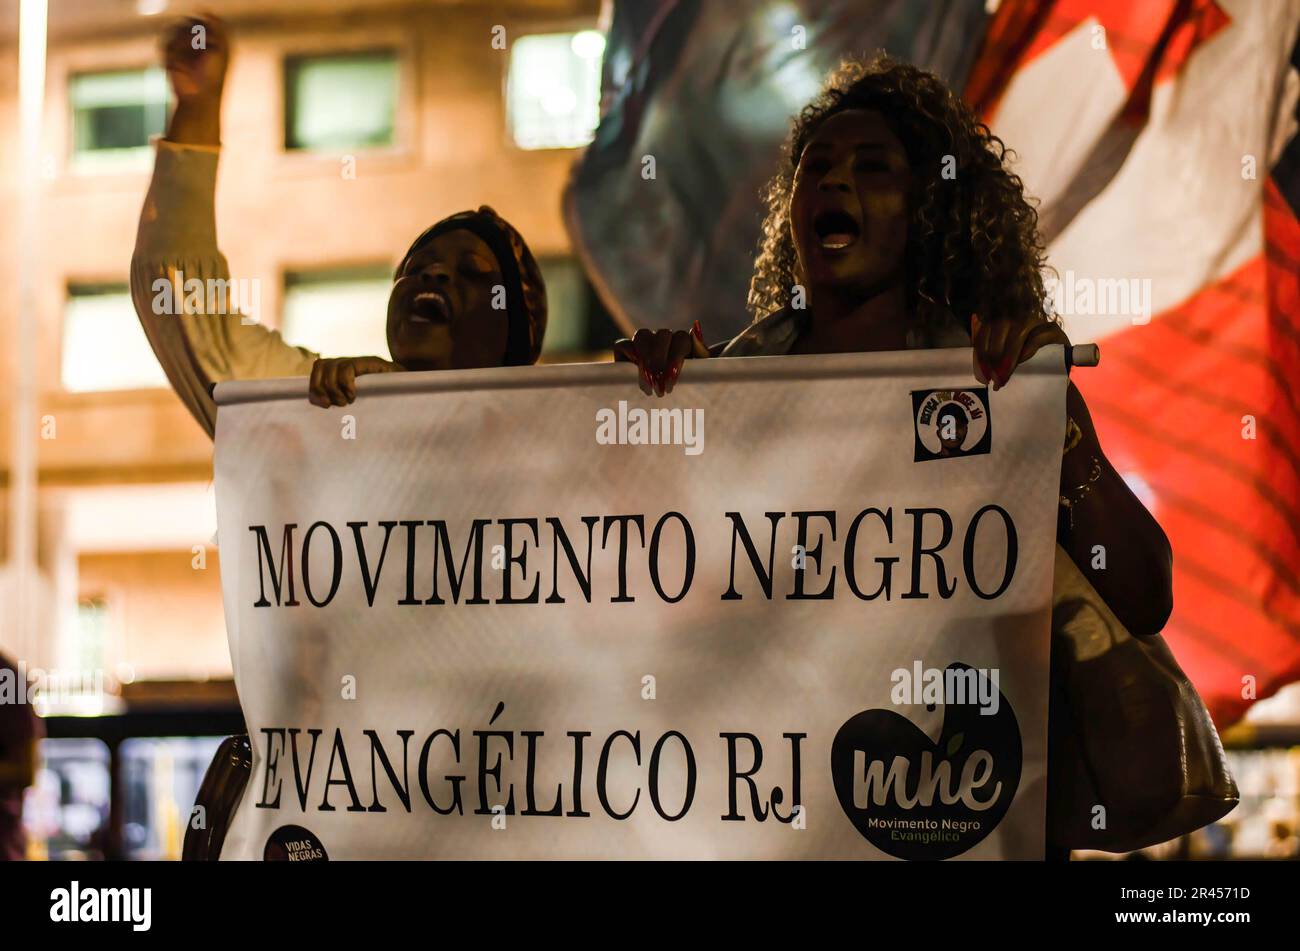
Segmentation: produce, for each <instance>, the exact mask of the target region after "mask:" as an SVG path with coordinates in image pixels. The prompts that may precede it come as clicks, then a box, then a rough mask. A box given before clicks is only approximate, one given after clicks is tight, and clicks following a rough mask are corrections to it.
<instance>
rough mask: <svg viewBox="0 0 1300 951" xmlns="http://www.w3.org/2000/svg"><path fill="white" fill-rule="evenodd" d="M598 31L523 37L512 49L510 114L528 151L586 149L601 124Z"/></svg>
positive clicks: (518, 142)
mask: <svg viewBox="0 0 1300 951" xmlns="http://www.w3.org/2000/svg"><path fill="white" fill-rule="evenodd" d="M604 51H605V38H604V37H603V36H601V34H599V33H597V32H596V31H595V30H584V31H583V32H581V33H546V34H540V35H535V36H521V37H520V38H519V39H517V40H515V42H514V45H513V46H512V47H511V48H510V75H509V78H508V80H507V82H506V114H507V118H508V121H509V123H510V134H511V136H512V137H513V138H514V140H515V144H516V145H518V146H519V147H520V148H523V149H573V148H579V147H581V146H584V145H586V144H587V143H589V142H590V141H591V140H592V137H593V136H594V135H595V133H596V124H597V123H598V122H599V121H600V62H601V57H602V56H603V55H604Z"/></svg>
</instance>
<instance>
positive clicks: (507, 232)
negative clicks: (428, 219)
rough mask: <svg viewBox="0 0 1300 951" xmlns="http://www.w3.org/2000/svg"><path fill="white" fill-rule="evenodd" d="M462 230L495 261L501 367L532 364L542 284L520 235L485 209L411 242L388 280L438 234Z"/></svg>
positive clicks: (538, 339) (541, 318)
mask: <svg viewBox="0 0 1300 951" xmlns="http://www.w3.org/2000/svg"><path fill="white" fill-rule="evenodd" d="M461 228H463V229H464V230H466V231H470V232H473V233H474V234H475V235H477V236H478V237H479V238H481V239H482V240H483V243H484V244H486V245H487V246H488V247H489V248H490V249H491V250H492V255H493V256H494V257H495V258H496V259H497V265H498V266H499V267H500V268H501V277H502V279H503V280H504V281H505V288H506V317H507V319H508V323H509V330H508V334H507V337H506V355H505V363H504V365H505V366H527V365H528V364H530V363H536V362H537V358H538V356H539V355H540V354H541V352H542V338H543V337H544V336H545V335H546V283H545V281H543V280H542V271H541V269H540V268H539V267H538V266H537V261H536V259H535V258H534V257H533V254H532V252H531V251H529V250H528V245H526V244H525V243H524V239H523V236H521V235H520V234H519V232H518V231H516V230H515V229H514V227H513V226H512V225H511V224H510V223H509V222H508V221H506V220H505V219H504V218H502V217H501V216H500V215H498V214H497V213H496V212H495V211H493V210H492V209H491V208H489V207H488V206H487V205H480V206H479V209H478V211H462V212H458V213H457V214H454V215H449V216H448V217H446V218H443V219H442V220H441V221H439V222H438V223H437V224H435V225H433V226H432V227H430V228H428V229H427V230H425V231H424V233H423V234H421V235H420V236H419V237H418V238H416V239H415V241H414V243H412V245H411V247H410V250H408V251H407V252H406V255H405V257H403V258H402V261H401V263H400V264H398V265H397V271H396V273H395V274H394V276H393V279H394V280H396V279H397V278H398V277H400V276H401V274H402V269H403V268H405V267H406V262H407V261H408V260H409V259H410V257H411V255H413V254H415V252H416V251H418V250H420V249H421V248H422V247H424V246H425V245H426V244H428V243H429V242H430V241H432V240H433V239H434V238H436V237H438V235H441V234H446V233H447V232H448V231H455V230H457V229H461Z"/></svg>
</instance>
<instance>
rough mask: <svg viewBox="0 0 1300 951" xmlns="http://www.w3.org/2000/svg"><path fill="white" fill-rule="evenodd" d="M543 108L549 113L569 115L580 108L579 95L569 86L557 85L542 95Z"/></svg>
mask: <svg viewBox="0 0 1300 951" xmlns="http://www.w3.org/2000/svg"><path fill="white" fill-rule="evenodd" d="M541 102H542V108H543V109H545V110H546V113H547V114H548V115H552V116H567V115H568V114H569V113H571V112H573V110H574V109H576V108H578V97H577V95H576V94H575V93H574V91H573V90H572V89H570V88H569V87H568V86H555V87H553V88H551V89H548V90H547V91H546V93H545V94H544V95H543V96H542V100H541Z"/></svg>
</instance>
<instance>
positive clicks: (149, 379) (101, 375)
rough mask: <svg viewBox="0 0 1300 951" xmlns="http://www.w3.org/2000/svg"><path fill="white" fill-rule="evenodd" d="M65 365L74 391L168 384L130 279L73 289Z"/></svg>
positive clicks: (66, 310) (66, 316)
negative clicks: (143, 324) (135, 302)
mask: <svg viewBox="0 0 1300 951" xmlns="http://www.w3.org/2000/svg"><path fill="white" fill-rule="evenodd" d="M62 364H63V365H62V369H61V372H60V376H61V378H62V381H63V388H64V389H65V390H68V391H69V392H72V393H92V392H99V391H103V390H131V389H137V388H142V387H158V386H166V385H167V377H166V376H165V375H164V374H163V370H162V367H161V366H160V365H159V364H158V360H157V359H156V358H155V357H154V355H153V349H152V348H151V347H150V346H149V340H148V338H146V337H145V335H144V328H143V327H141V326H140V321H139V320H138V319H137V318H136V315H135V308H134V307H133V306H132V304H131V293H130V291H129V290H128V289H127V286H126V285H125V284H86V285H75V286H72V287H69V288H68V299H67V301H66V302H65V303H64V307H63V358H62Z"/></svg>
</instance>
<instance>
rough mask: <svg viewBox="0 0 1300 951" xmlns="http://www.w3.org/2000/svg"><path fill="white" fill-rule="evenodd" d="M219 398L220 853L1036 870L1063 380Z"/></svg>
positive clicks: (870, 364) (567, 383) (578, 386)
mask: <svg viewBox="0 0 1300 951" xmlns="http://www.w3.org/2000/svg"><path fill="white" fill-rule="evenodd" d="M635 373H636V371H635V369H634V368H632V367H630V366H628V365H581V366H550V367H537V368H511V369H501V370H478V371H456V372H443V373H421V374H415V373H412V374H393V375H386V376H376V377H366V378H364V379H362V380H361V381H360V387H359V396H358V399H357V401H356V403H354V404H353V405H352V406H349V407H346V408H344V409H334V410H329V411H325V410H321V409H319V408H317V407H314V406H311V405H309V404H308V402H307V400H306V396H305V382H304V381H302V380H294V381H271V382H260V383H231V384H223V385H222V386H220V387H219V388H218V390H217V398H218V402H219V404H220V405H221V410H220V413H219V417H218V425H217V449H216V478H217V512H218V519H219V527H220V541H221V573H222V584H223V590H224V596H225V604H226V619H227V624H228V625H229V631H230V646H231V655H232V658H233V663H234V669H235V678H236V682H237V685H238V688H239V695H240V700H241V703H242V705H243V710H244V715H245V718H246V720H247V724H248V731H249V736H250V739H251V742H252V746H253V750H254V762H253V772H252V777H251V779H250V781H249V784H248V788H247V790H246V792H245V794H244V797H243V800H242V802H241V804H240V806H239V809H238V811H237V813H236V816H235V819H234V822H233V824H232V827H231V829H230V832H229V834H228V836H227V838H226V844H225V848H224V851H223V855H222V857H223V858H244V859H263V858H269V859H288V860H294V861H306V860H319V859H352V858H598V857H599V858H624V857H626V858H637V857H648V858H754V859H757V858H840V859H848V858H859V859H879V858H890V857H895V858H907V859H923V858H950V857H960V858H981V859H987V858H1038V857H1041V856H1042V854H1043V850H1044V822H1045V782H1046V746H1047V732H1046V723H1047V684H1048V655H1049V650H1048V639H1049V637H1048V635H1049V631H1048V628H1049V619H1050V604H1051V587H1052V568H1053V558H1054V552H1055V526H1056V508H1057V506H1056V501H1057V495H1058V480H1059V472H1060V458H1061V444H1062V440H1063V437H1064V420H1065V387H1066V376H1065V373H1064V369H1063V355H1062V350H1061V348H1060V347H1052V348H1050V349H1049V350H1046V351H1044V352H1042V353H1040V354H1039V355H1038V356H1037V357H1035V359H1034V360H1033V361H1031V362H1030V363H1028V364H1026V365H1025V366H1022V367H1020V368H1019V370H1017V372H1016V374H1015V378H1014V379H1013V380H1012V382H1011V385H1010V386H1009V387H1007V388H1005V389H1003V390H1000V391H998V392H996V393H993V392H991V391H989V390H986V389H985V388H983V387H979V386H977V385H975V383H974V381H973V379H972V376H971V356H970V351H969V350H931V351H914V352H906V353H885V354H849V355H836V356H822V357H779V358H754V359H728V360H710V361H700V362H692V363H691V364H690V365H689V366H688V367H687V368H686V372H685V373H684V374H683V380H682V382H681V383H680V384H679V385H678V386H677V388H676V390H675V392H674V393H673V394H672V395H671V396H669V397H667V398H665V399H653V398H646V397H643V396H642V395H641V394H640V392H639V391H638V390H637V388H636V384H635Z"/></svg>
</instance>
